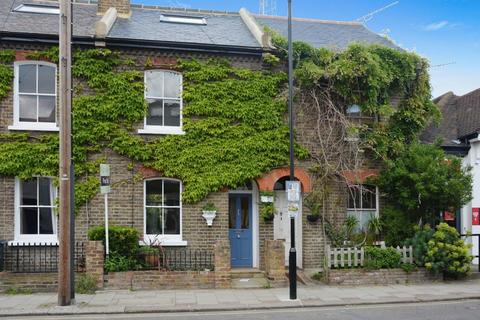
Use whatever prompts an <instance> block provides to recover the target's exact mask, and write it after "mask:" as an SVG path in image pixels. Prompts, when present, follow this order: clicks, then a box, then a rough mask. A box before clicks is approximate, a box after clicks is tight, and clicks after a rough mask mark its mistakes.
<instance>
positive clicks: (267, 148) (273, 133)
mask: <svg viewBox="0 0 480 320" xmlns="http://www.w3.org/2000/svg"><path fill="white" fill-rule="evenodd" d="M274 40H276V41H275V43H276V45H277V46H278V47H279V48H282V46H284V45H285V43H284V42H282V40H281V39H278V38H277V39H274ZM295 52H296V55H297V59H296V77H297V79H298V81H299V83H300V84H301V85H309V83H313V82H316V81H327V82H329V83H331V84H333V88H334V90H335V93H336V94H337V95H338V96H340V97H342V99H344V100H345V101H348V102H349V103H357V104H360V105H361V106H362V108H364V110H368V111H371V112H374V113H381V114H387V113H389V114H391V121H389V122H388V123H386V124H382V125H379V126H377V127H375V128H373V129H372V128H370V129H369V130H370V131H369V135H368V136H367V138H368V139H371V141H372V143H371V144H372V148H376V149H378V150H379V152H380V153H381V154H389V153H392V152H393V151H392V150H395V148H396V147H397V145H400V144H403V143H405V142H406V141H407V140H408V139H411V138H412V137H415V135H416V134H417V133H418V132H419V131H420V130H421V129H422V128H423V127H424V126H425V124H426V123H427V121H428V119H430V118H431V116H432V115H435V114H437V113H438V110H436V107H435V106H434V105H433V104H432V103H431V102H430V87H429V84H428V73H427V69H426V68H427V64H426V62H425V61H424V60H422V59H421V58H419V57H418V56H416V55H414V54H412V53H406V52H400V51H398V50H393V49H389V48H385V47H378V46H373V47H365V46H360V45H353V46H350V47H349V48H348V49H346V50H345V51H343V52H340V53H338V52H332V51H328V50H326V49H314V48H312V47H310V46H308V45H306V44H303V43H297V44H296V50H295ZM29 58H31V59H32V60H35V59H46V60H50V61H52V62H58V49H57V48H52V49H50V50H47V51H45V52H35V53H32V54H31V55H30V56H29ZM13 60H14V53H13V52H12V51H8V50H4V51H0V99H3V98H5V96H6V95H7V94H8V92H9V91H10V90H11V87H12V84H13V65H12V62H13ZM273 60H278V59H273ZM134 64H135V63H133V61H132V60H130V59H126V58H124V57H122V56H121V55H120V54H119V53H117V52H112V51H110V50H108V49H104V50H100V49H90V50H77V51H76V52H75V54H74V67H73V75H74V77H75V80H76V81H75V83H76V86H75V97H74V102H73V157H74V162H75V175H76V179H77V183H76V185H75V192H76V194H75V201H76V206H77V207H79V206H81V205H83V204H85V203H86V202H87V201H89V200H90V199H91V198H92V197H93V196H95V194H97V192H98V190H99V181H98V165H99V163H100V162H103V161H105V160H107V159H104V158H102V157H100V158H97V160H96V161H92V160H91V159H92V155H95V154H101V153H102V151H103V150H104V149H105V148H108V149H111V150H114V151H115V152H117V153H118V154H120V155H123V156H126V157H128V158H130V159H131V160H132V161H136V162H139V163H141V164H143V165H145V166H146V167H151V168H154V169H156V170H158V171H161V172H162V173H163V174H164V175H165V176H167V177H173V178H178V179H180V180H182V181H183V183H184V190H183V199H184V201H185V202H196V201H199V200H201V199H203V198H205V197H206V196H207V195H208V194H209V193H210V192H214V191H217V190H220V189H221V188H223V187H230V188H235V187H238V186H240V185H242V184H244V183H245V182H247V181H249V180H251V179H253V178H255V177H258V176H260V175H261V174H263V173H265V172H267V171H269V170H270V169H271V168H274V167H277V166H282V165H285V164H287V163H288V150H289V149H288V127H287V125H286V111H287V110H286V101H285V98H284V95H282V91H283V90H284V88H285V83H286V75H285V74H284V73H282V72H269V71H251V70H246V69H239V68H234V67H232V66H230V65H229V64H228V63H227V62H225V61H221V60H215V61H210V62H199V61H195V60H184V61H180V62H179V63H178V64H177V65H176V66H175V69H176V70H178V71H179V72H182V74H183V79H184V84H183V85H184V91H183V103H184V105H183V119H184V120H183V121H184V124H183V129H184V131H185V134H184V135H169V136H158V137H156V138H154V139H148V140H147V139H144V138H143V137H141V136H139V135H137V134H136V132H135V129H134V128H135V126H136V125H138V124H139V123H141V122H142V121H143V118H144V116H145V114H146V111H147V104H146V101H145V99H144V84H143V72H141V71H138V70H135V67H134ZM147 67H148V66H147ZM398 93H400V94H401V95H403V97H404V98H403V99H402V100H401V102H400V107H399V108H398V109H396V110H393V108H392V107H391V105H390V102H389V101H390V99H391V97H392V96H393V95H394V94H398ZM0 142H1V144H0V175H4V176H18V177H20V178H24V179H27V178H29V177H32V176H34V175H43V176H57V173H58V157H57V154H58V135H57V134H42V135H31V134H29V133H21V134H18V133H6V134H1V135H0ZM296 156H297V158H306V157H308V152H307V151H306V149H305V148H303V147H301V146H297V148H296ZM132 170H133V167H132Z"/></svg>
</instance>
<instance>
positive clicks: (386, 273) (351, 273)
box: [327, 268, 440, 286]
mask: <svg viewBox="0 0 480 320" xmlns="http://www.w3.org/2000/svg"><path fill="white" fill-rule="evenodd" d="M432 280H440V279H439V278H438V277H434V276H432V274H431V273H430V272H429V271H427V270H426V269H423V268H421V269H418V270H414V271H412V272H410V273H407V272H405V271H404V270H403V269H379V270H366V269H341V270H335V269H331V270H330V271H329V275H328V279H327V282H328V283H329V284H331V285H344V286H358V285H390V284H414V283H422V282H426V281H432Z"/></svg>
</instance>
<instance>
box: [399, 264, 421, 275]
mask: <svg viewBox="0 0 480 320" xmlns="http://www.w3.org/2000/svg"><path fill="white" fill-rule="evenodd" d="M400 268H402V269H403V271H405V272H406V273H410V272H412V271H414V270H417V265H416V264H415V263H402V264H401V265H400Z"/></svg>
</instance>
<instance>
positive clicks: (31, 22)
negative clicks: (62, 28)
mask: <svg viewBox="0 0 480 320" xmlns="http://www.w3.org/2000/svg"><path fill="white" fill-rule="evenodd" d="M77 1H78V0H77ZM25 3H29V4H31V3H35V4H38V3H44V4H50V5H51V4H52V1H45V0H0V32H10V33H15V32H18V33H24V34H40V35H51V36H54V35H56V34H58V15H44V14H31V13H19V12H12V9H13V8H15V7H17V6H18V5H20V4H25ZM73 12H74V17H73V18H74V36H77V37H78V36H80V37H89V38H93V37H94V34H95V22H97V21H98V20H99V19H101V17H100V16H98V15H97V5H96V4H95V3H92V4H86V3H75V4H74V7H73ZM162 13H181V14H182V15H192V16H202V17H205V18H206V19H207V24H206V25H188V24H172V23H166V22H160V15H161V14H162ZM256 18H257V21H258V22H259V23H260V24H264V25H268V26H269V27H271V28H273V29H274V30H277V31H278V32H280V33H281V34H283V35H286V30H287V21H286V18H285V17H266V16H256ZM293 32H294V37H295V39H299V40H303V41H306V42H308V43H310V44H312V45H314V46H316V47H328V48H331V49H338V50H341V49H344V48H345V47H346V46H347V45H348V44H349V43H352V42H357V43H366V44H381V45H386V46H389V47H393V48H397V47H396V46H395V45H394V44H393V43H392V42H391V41H389V40H387V39H386V38H384V37H381V36H379V35H377V34H375V33H373V32H371V31H369V30H368V29H367V28H366V27H365V26H363V25H362V24H360V23H356V22H337V21H321V20H311V19H297V18H295V19H294V22H293ZM108 39H115V40H116V41H120V42H121V41H122V40H136V41H139V42H142V41H145V42H158V43H185V44H189V45H205V46H231V47H243V48H249V49H250V48H253V49H254V50H260V49H261V46H260V44H259V43H258V42H257V41H256V40H255V38H254V37H253V35H252V34H251V32H250V31H249V29H248V28H247V26H246V25H245V23H244V22H243V20H242V19H241V17H240V15H239V14H238V13H231V12H230V13H229V12H219V11H201V10H193V9H188V10H184V9H172V8H162V7H157V6H139V5H132V16H131V17H130V18H129V19H126V18H118V19H117V21H116V22H115V24H114V26H113V28H112V30H111V31H110V33H109V35H108V37H107V40H108Z"/></svg>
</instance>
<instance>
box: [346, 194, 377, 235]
mask: <svg viewBox="0 0 480 320" xmlns="http://www.w3.org/2000/svg"><path fill="white" fill-rule="evenodd" d="M347 215H348V216H354V217H355V218H357V220H358V226H357V230H365V228H367V226H368V222H369V221H370V219H372V218H374V217H378V188H377V187H376V186H372V185H366V184H361V185H355V186H351V187H350V188H349V190H348V204H347Z"/></svg>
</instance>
